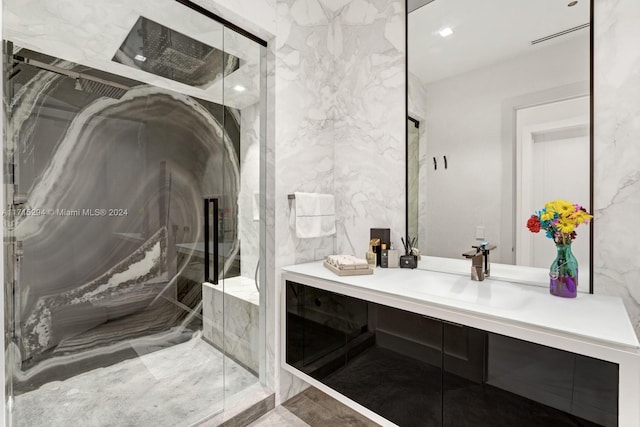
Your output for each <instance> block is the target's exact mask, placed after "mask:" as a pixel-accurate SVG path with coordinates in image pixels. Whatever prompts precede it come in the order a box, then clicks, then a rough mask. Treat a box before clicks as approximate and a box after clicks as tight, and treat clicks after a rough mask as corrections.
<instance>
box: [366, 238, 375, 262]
mask: <svg viewBox="0 0 640 427" xmlns="http://www.w3.org/2000/svg"><path fill="white" fill-rule="evenodd" d="M374 243H375V239H371V241H370V242H369V250H368V251H367V254H366V260H367V264H369V268H376V254H375V252H373V244H374Z"/></svg>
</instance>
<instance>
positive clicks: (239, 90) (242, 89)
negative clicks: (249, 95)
mask: <svg viewBox="0 0 640 427" xmlns="http://www.w3.org/2000/svg"><path fill="white" fill-rule="evenodd" d="M233 89H234V90H236V91H238V92H244V91H245V90H247V88H246V87H244V86H240V85H236V86H234V87H233Z"/></svg>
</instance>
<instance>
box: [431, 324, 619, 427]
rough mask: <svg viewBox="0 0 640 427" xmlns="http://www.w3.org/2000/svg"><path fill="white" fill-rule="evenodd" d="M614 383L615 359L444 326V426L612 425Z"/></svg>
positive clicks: (616, 384) (615, 392) (614, 409)
mask: <svg viewBox="0 0 640 427" xmlns="http://www.w3.org/2000/svg"><path fill="white" fill-rule="evenodd" d="M478 360H480V361H481V363H480V364H478ZM465 364H466V366H465ZM617 387H618V369H617V365H615V364H612V363H609V362H604V361H601V360H596V359H592V358H589V357H586V356H582V355H577V354H574V353H570V352H566V351H562V350H558V349H554V348H550V347H545V346H542V345H539V344H533V343H530V342H527V341H522V340H518V339H514V338H509V337H505V336H502V335H498V334H493V333H487V332H484V331H480V330H477V329H474V328H469V327H460V326H455V325H445V328H444V375H443V389H444V394H443V425H445V426H450V427H454V426H455V427H464V426H474V427H481V426H487V427H489V426H490V427H501V426H505V427H508V426H514V425H517V426H518V427H527V426H531V427H539V426H542V425H544V426H546V425H550V426H551V425H552V426H597V425H605V426H616V425H617Z"/></svg>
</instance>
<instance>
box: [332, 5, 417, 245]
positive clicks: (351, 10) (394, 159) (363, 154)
mask: <svg viewBox="0 0 640 427" xmlns="http://www.w3.org/2000/svg"><path fill="white" fill-rule="evenodd" d="M343 3H345V4H346V5H345V6H344V7H342V8H341V9H340V10H339V13H338V15H337V17H336V20H335V22H334V23H333V27H334V40H335V46H334V55H335V59H336V69H335V75H334V82H335V86H336V108H335V175H334V179H335V194H336V196H337V199H336V206H337V211H338V217H339V219H338V233H337V239H338V241H337V251H338V252H339V253H347V254H354V255H359V256H362V257H364V254H365V252H366V251H367V248H368V242H369V229H370V228H372V227H380V228H390V229H391V240H392V241H393V242H394V243H395V244H396V245H398V246H399V245H400V237H401V236H404V233H405V213H404V212H405V184H404V182H405V166H404V165H405V123H406V110H405V59H404V58H405V37H404V33H405V30H404V28H405V7H404V2H403V1H396V0H388V1H374V0H353V1H350V2H348V3H346V2H343Z"/></svg>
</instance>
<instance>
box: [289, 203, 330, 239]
mask: <svg viewBox="0 0 640 427" xmlns="http://www.w3.org/2000/svg"><path fill="white" fill-rule="evenodd" d="M291 217H292V219H293V221H291V222H293V223H295V228H296V237H298V238H301V239H305V238H312V237H323V236H331V235H332V234H335V233H336V204H335V198H334V197H333V195H332V194H318V193H301V192H296V193H295V203H293V207H292V209H291Z"/></svg>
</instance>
